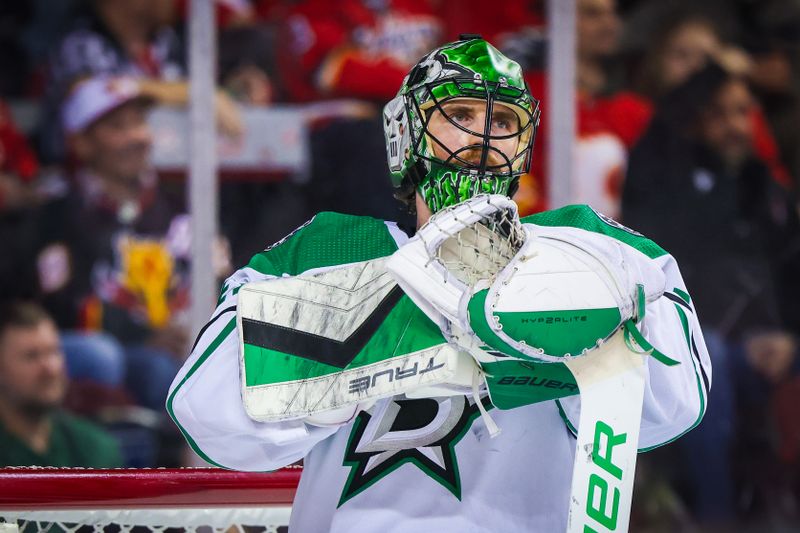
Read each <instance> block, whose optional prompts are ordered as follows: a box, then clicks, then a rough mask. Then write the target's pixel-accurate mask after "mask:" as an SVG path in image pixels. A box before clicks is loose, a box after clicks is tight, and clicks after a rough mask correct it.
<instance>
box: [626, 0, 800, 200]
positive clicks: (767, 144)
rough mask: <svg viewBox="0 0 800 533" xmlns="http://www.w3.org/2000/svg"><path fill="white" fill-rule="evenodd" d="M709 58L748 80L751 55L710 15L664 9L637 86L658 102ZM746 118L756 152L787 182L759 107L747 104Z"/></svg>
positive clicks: (772, 170)
mask: <svg viewBox="0 0 800 533" xmlns="http://www.w3.org/2000/svg"><path fill="white" fill-rule="evenodd" d="M709 61H714V62H716V63H717V64H719V65H720V66H722V67H724V68H725V69H726V70H728V71H730V72H731V73H733V74H736V75H738V76H742V77H747V78H748V79H752V75H753V73H754V63H753V60H752V58H751V57H750V56H749V55H748V54H747V53H746V52H745V51H744V50H742V49H741V48H739V47H737V46H733V45H731V44H728V43H726V42H725V41H724V40H723V39H722V37H721V34H720V31H719V29H718V27H717V24H716V23H715V22H714V21H713V20H712V19H711V18H710V17H709V16H707V15H705V14H703V13H701V12H698V11H695V10H691V9H689V10H684V9H678V10H674V9H673V10H671V11H667V12H666V13H665V14H663V16H662V17H661V22H660V24H659V25H658V26H657V28H656V29H655V31H654V35H653V38H652V39H650V41H649V47H648V49H647V51H646V52H645V54H644V57H643V60H642V62H641V63H642V69H641V71H640V73H639V75H638V78H639V79H638V82H637V84H638V90H639V91H640V92H641V94H642V95H643V96H645V97H646V98H649V99H650V100H651V101H657V100H658V99H659V98H661V97H663V96H664V95H665V94H666V93H668V92H669V91H670V90H672V89H674V88H675V87H677V86H679V85H681V84H682V83H684V82H685V81H686V80H687V79H688V78H689V77H690V76H691V75H692V74H694V73H695V72H697V71H698V70H700V69H702V68H703V67H704V66H705V65H707V64H708V62H709ZM762 70H763V69H762ZM754 104H756V102H754ZM750 120H751V121H752V122H753V126H752V129H753V136H752V142H753V146H754V149H755V153H756V155H757V156H758V157H759V158H761V160H762V161H764V162H765V163H766V164H767V165H768V166H769V168H770V171H771V173H772V176H773V178H775V179H776V180H777V181H778V182H779V183H781V184H782V185H784V186H788V185H789V184H790V183H791V178H790V176H789V174H788V172H787V170H786V167H785V165H784V164H783V162H782V160H781V157H780V154H779V152H778V145H777V144H776V142H775V138H774V137H773V135H772V132H771V130H770V126H769V124H768V123H767V120H766V118H765V117H764V114H763V112H762V111H761V108H760V106H758V105H753V106H752V111H751V117H750Z"/></svg>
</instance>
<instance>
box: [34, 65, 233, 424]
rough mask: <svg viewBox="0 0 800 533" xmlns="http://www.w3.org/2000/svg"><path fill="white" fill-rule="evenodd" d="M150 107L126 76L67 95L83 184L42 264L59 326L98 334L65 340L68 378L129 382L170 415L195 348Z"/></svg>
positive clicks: (54, 213)
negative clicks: (181, 372)
mask: <svg viewBox="0 0 800 533" xmlns="http://www.w3.org/2000/svg"><path fill="white" fill-rule="evenodd" d="M151 102H152V100H151V99H149V98H148V97H146V96H145V95H144V94H143V93H142V92H141V91H140V88H139V86H138V85H137V84H136V83H135V82H134V81H131V80H130V79H127V78H102V77H98V78H91V79H89V80H85V81H83V82H81V83H79V84H78V85H77V86H76V87H75V89H74V90H73V92H72V93H71V94H70V96H69V97H68V98H67V100H66V102H65V105H64V108H63V121H64V130H65V131H66V132H68V134H69V145H70V148H71V153H72V155H73V157H74V158H75V160H76V163H77V167H76V170H75V172H74V175H72V176H70V181H72V182H73V183H74V184H75V189H74V190H73V191H71V192H70V194H69V195H67V196H66V197H65V198H63V199H62V200H61V201H59V202H54V203H53V204H51V205H50V206H48V209H47V211H46V213H45V216H44V217H42V224H41V236H42V239H43V242H42V244H41V246H40V251H39V254H38V259H37V264H38V265H39V285H40V287H41V292H42V297H43V301H44V302H45V303H46V304H47V305H48V307H49V308H50V309H51V310H52V312H53V313H54V316H55V317H56V320H57V321H58V323H59V325H60V326H61V327H62V328H64V329H67V330H70V331H73V332H74V331H75V330H84V331H87V330H88V331H90V332H93V333H92V334H89V335H87V334H80V333H73V334H70V335H65V337H64V348H65V351H66V353H67V360H68V364H69V366H70V371H71V374H72V375H81V376H84V377H89V378H93V379H95V380H96V381H101V382H109V384H112V383H113V382H114V381H115V380H117V381H119V380H121V379H123V377H124V379H125V380H126V382H127V385H128V390H129V391H130V393H131V394H132V395H133V396H134V398H135V399H136V400H137V401H138V402H139V403H140V404H141V405H144V406H146V407H149V408H151V409H158V410H162V409H163V404H164V400H165V395H166V391H167V388H168V387H169V384H170V381H171V379H172V377H173V376H174V374H175V372H176V370H177V368H178V366H179V363H180V361H181V359H182V358H183V356H184V355H185V353H186V351H187V349H188V341H189V339H188V336H187V335H188V332H187V329H186V326H185V319H184V318H182V317H183V316H184V315H185V313H184V310H185V308H186V306H187V304H188V293H189V284H188V258H189V248H190V241H189V233H188V231H189V228H188V217H187V216H186V215H183V214H181V213H180V212H178V211H177V210H176V209H175V208H173V207H172V206H171V205H170V203H169V202H168V201H167V199H166V198H165V195H164V194H163V192H162V191H161V190H160V188H159V184H158V181H157V178H156V174H155V172H154V171H153V169H152V167H151V162H150V157H149V154H150V148H151V145H152V137H151V132H150V129H149V126H148V124H147V121H146V113H147V110H148V107H149V105H150V103H151ZM221 268H225V266H224V260H223V266H222V267H221ZM99 332H104V335H100V334H99ZM98 361H100V362H104V364H103V365H99V364H98Z"/></svg>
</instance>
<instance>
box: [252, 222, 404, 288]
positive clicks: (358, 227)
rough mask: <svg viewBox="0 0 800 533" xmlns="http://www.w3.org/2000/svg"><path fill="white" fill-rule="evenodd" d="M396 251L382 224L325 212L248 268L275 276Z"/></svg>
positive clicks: (254, 258)
mask: <svg viewBox="0 0 800 533" xmlns="http://www.w3.org/2000/svg"><path fill="white" fill-rule="evenodd" d="M395 250H397V244H396V243H395V241H394V239H393V238H392V235H391V234H390V233H389V230H388V228H387V227H386V223H385V222H384V221H383V220H380V219H377V218H372V217H367V216H355V215H344V214H341V213H333V212H327V211H326V212H322V213H319V214H317V215H316V216H314V218H312V219H311V220H309V221H308V222H306V223H305V224H303V225H302V226H300V227H299V228H297V229H296V230H295V231H293V232H292V233H290V234H289V235H288V236H286V237H284V238H283V239H281V240H280V241H278V242H276V243H275V244H273V245H272V246H270V247H269V248H267V249H265V250H264V251H262V252H259V253H257V254H256V255H255V256H253V258H252V259H251V260H250V263H248V265H247V266H249V267H250V268H252V269H254V270H257V271H258V272H260V273H262V274H266V275H272V276H282V275H284V274H288V275H290V276H296V275H297V274H300V273H302V272H306V271H308V270H311V269H312V268H320V267H326V266H337V265H344V264H348V263H356V262H359V261H368V260H370V259H376V258H378V257H384V256H387V255H389V254H391V253H392V252H394V251H395Z"/></svg>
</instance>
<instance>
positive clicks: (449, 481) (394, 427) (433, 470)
mask: <svg viewBox="0 0 800 533" xmlns="http://www.w3.org/2000/svg"><path fill="white" fill-rule="evenodd" d="M483 403H484V405H485V406H486V407H487V408H489V407H490V405H491V404H490V403H489V399H488V398H485V399H484V400H483ZM479 415H480V411H479V410H478V406H477V405H476V404H474V403H470V402H469V401H468V400H467V397H466V396H452V397H447V398H424V399H417V400H408V399H402V397H396V398H391V399H389V400H385V401H382V402H378V403H377V404H376V405H375V407H374V408H373V409H372V414H367V413H365V412H362V413H361V414H359V415H358V418H357V419H356V421H355V423H354V424H353V430H352V433H351V434H350V439H349V440H348V442H347V448H346V450H345V456H344V466H349V467H350V469H351V470H350V475H349V477H348V479H347V482H346V483H345V486H344V490H343V491H342V496H341V498H340V499H339V506H341V505H342V504H344V503H345V502H346V501H347V500H349V499H350V498H352V497H353V496H355V495H357V494H359V493H361V492H362V491H364V490H366V489H367V488H369V487H370V486H372V484H374V483H376V482H377V481H379V480H380V479H382V478H383V477H385V476H387V475H389V474H390V473H392V472H394V471H395V470H397V469H398V468H399V467H400V466H402V465H404V464H406V463H410V464H412V465H415V466H416V467H417V468H419V469H420V470H422V471H423V472H425V474H427V475H428V476H429V477H430V478H431V479H433V480H435V481H436V482H438V483H440V484H441V485H442V486H443V487H445V488H446V489H447V490H449V491H450V492H451V493H452V494H453V496H455V497H456V498H458V499H459V500H460V499H461V479H460V476H459V473H458V462H457V460H456V454H455V451H454V449H455V445H456V444H458V442H459V441H460V440H461V438H462V437H463V436H464V435H465V434H466V432H467V430H468V429H469V427H470V426H471V425H472V422H473V421H474V420H475V418H477V417H478V416H479Z"/></svg>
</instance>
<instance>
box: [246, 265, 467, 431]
mask: <svg viewBox="0 0 800 533" xmlns="http://www.w3.org/2000/svg"><path fill="white" fill-rule="evenodd" d="M237 325H238V332H239V344H240V373H241V382H242V398H243V401H244V406H245V410H246V412H247V414H248V415H249V416H250V417H251V418H253V419H254V420H257V421H264V422H267V421H279V420H289V419H298V418H306V417H309V416H311V415H320V414H324V413H333V412H334V411H335V410H338V409H341V408H342V407H345V406H354V405H357V404H361V405H364V404H369V403H371V402H372V401H374V400H377V399H379V398H384V397H388V396H394V395H397V394H402V393H406V392H411V391H417V393H418V394H419V392H420V391H425V393H426V394H427V395H446V394H455V393H458V394H463V393H464V392H466V391H469V389H470V387H471V385H472V381H473V374H474V373H475V372H477V371H478V367H477V365H476V364H475V363H474V362H473V360H472V359H471V358H470V357H469V356H467V355H466V354H464V353H460V352H458V351H457V350H456V349H455V348H454V347H452V346H450V345H448V344H447V343H446V342H445V339H444V338H443V336H442V334H441V332H440V331H439V328H438V327H437V326H436V325H435V324H433V323H432V322H431V321H430V320H429V319H428V318H427V317H426V316H425V314H424V313H422V312H421V311H420V310H419V309H418V308H417V307H416V306H415V305H414V304H413V303H412V302H411V301H410V300H409V298H408V297H406V296H405V295H404V294H403V291H402V290H401V289H400V287H398V286H397V284H396V283H395V281H394V280H393V279H392V278H391V277H390V276H389V274H388V273H387V272H386V269H385V259H375V260H371V261H365V262H361V263H354V264H351V265H346V266H343V267H338V268H333V269H330V270H326V271H322V272H318V273H314V274H301V275H299V276H296V277H285V278H275V279H271V280H267V281H260V282H253V283H248V284H246V285H244V286H243V287H242V289H241V290H240V292H239V303H238V306H237ZM321 418H324V416H323V417H321Z"/></svg>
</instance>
